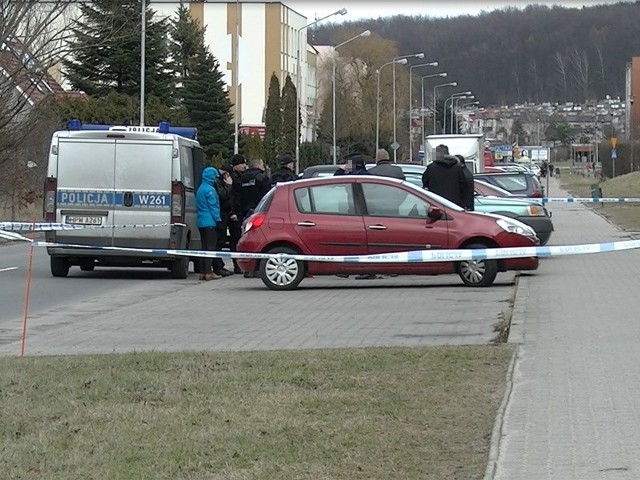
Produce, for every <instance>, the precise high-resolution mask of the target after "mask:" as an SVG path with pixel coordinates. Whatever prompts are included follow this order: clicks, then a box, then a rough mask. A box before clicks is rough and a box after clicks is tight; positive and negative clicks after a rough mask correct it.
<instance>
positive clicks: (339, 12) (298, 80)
mask: <svg viewBox="0 0 640 480" xmlns="http://www.w3.org/2000/svg"><path fill="white" fill-rule="evenodd" d="M346 14H347V9H346V8H341V9H340V10H336V11H335V12H333V13H330V14H329V15H325V16H324V17H322V18H319V19H318V20H316V21H314V22H311V23H309V24H307V25H305V26H304V27H302V28H299V29H298V31H297V35H296V37H297V39H296V43H297V49H296V174H298V173H300V90H301V80H302V75H301V74H300V43H301V42H300V33H301V32H302V31H303V30H305V29H307V28H309V27H312V26H314V25H316V24H317V23H320V22H321V21H323V20H326V19H327V18H329V17H333V16H334V15H346ZM304 45H305V49H304V50H305V52H306V51H307V42H306V40H305V42H304ZM305 63H306V62H305ZM236 101H237V100H236Z"/></svg>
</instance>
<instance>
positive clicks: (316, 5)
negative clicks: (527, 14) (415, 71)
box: [281, 0, 621, 23]
mask: <svg viewBox="0 0 640 480" xmlns="http://www.w3.org/2000/svg"><path fill="white" fill-rule="evenodd" d="M281 1H282V3H284V4H285V5H287V6H288V7H291V8H293V9H294V10H295V11H297V12H298V13H301V14H302V15H304V16H305V17H307V21H308V22H309V23H310V22H312V21H314V19H316V18H322V17H324V16H326V15H329V14H331V13H333V12H335V11H337V10H340V9H341V8H343V7H344V8H346V9H347V14H346V15H336V16H333V17H330V18H328V19H327V20H326V22H337V23H340V22H343V21H353V20H359V19H362V18H378V17H390V16H393V15H400V14H402V15H422V16H429V17H447V16H449V17H455V16H460V15H478V14H480V13H481V11H483V10H484V11H491V10H496V9H501V8H505V7H516V8H524V7H526V6H527V5H529V4H533V3H537V4H539V5H549V6H552V5H562V6H564V7H574V8H581V7H583V6H593V5H602V4H611V3H617V2H619V1H621V0H599V1H579V0H565V1H562V0H554V1H547V0H538V1H535V0H530V1H528V0H527V1H522V0H409V1H407V0H404V1H402V0H398V1H395V2H394V1H389V0H386V1H383V2H381V1H376V0H373V1H371V0H370V1H363V0H350V1H346V0H345V1H343V2H339V1H338V2H336V1H318V0H316V1H313V0H281Z"/></svg>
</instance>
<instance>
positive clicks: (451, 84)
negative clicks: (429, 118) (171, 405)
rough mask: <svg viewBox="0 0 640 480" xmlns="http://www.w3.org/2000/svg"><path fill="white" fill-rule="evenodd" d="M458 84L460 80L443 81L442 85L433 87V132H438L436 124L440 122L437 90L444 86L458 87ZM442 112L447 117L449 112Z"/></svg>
mask: <svg viewBox="0 0 640 480" xmlns="http://www.w3.org/2000/svg"><path fill="white" fill-rule="evenodd" d="M457 86H458V82H449V83H441V84H440V85H436V86H435V87H433V134H434V135H435V134H436V125H437V123H438V115H437V114H438V111H437V110H436V108H437V106H438V103H437V99H438V97H437V90H438V88H442V87H457ZM442 114H443V115H444V116H445V117H446V115H447V113H446V112H442Z"/></svg>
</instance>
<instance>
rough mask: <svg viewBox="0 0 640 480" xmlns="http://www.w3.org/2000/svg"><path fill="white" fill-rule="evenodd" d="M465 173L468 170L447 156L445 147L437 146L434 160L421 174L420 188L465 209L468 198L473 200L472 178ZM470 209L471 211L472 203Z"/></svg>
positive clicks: (455, 158)
mask: <svg viewBox="0 0 640 480" xmlns="http://www.w3.org/2000/svg"><path fill="white" fill-rule="evenodd" d="M465 170H466V172H465ZM467 173H470V172H469V169H467V168H466V166H463V165H460V161H459V160H458V158H457V157H454V156H452V155H449V148H448V147H447V146H446V145H438V146H437V147H436V158H435V160H434V161H433V162H431V163H430V164H429V165H428V166H427V168H426V170H425V171H424V173H423V174H422V186H423V187H424V188H426V189H428V190H430V191H432V192H433V193H437V194H438V195H440V196H441V197H444V198H446V199H447V200H450V201H452V202H453V203H455V204H457V205H460V206H461V207H462V208H467V207H469V205H468V203H469V198H471V199H473V195H474V193H473V176H471V175H470V176H467ZM469 177H471V178H469ZM470 209H471V210H473V203H472V204H471V205H470Z"/></svg>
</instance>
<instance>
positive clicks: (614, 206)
mask: <svg viewBox="0 0 640 480" xmlns="http://www.w3.org/2000/svg"><path fill="white" fill-rule="evenodd" d="M560 168H561V174H560V176H558V180H559V181H560V184H561V185H562V188H564V189H566V190H567V191H569V192H571V193H572V194H573V195H575V196H576V197H589V198H591V197H592V189H593V188H594V186H597V187H599V188H600V189H601V192H602V195H601V196H602V197H613V198H640V172H632V173H628V174H626V175H620V176H617V177H615V178H608V179H606V180H604V181H599V179H598V178H595V177H593V176H585V175H583V174H582V173H581V172H580V171H579V170H574V171H573V173H572V174H568V173H569V169H568V165H567V166H564V167H563V166H560ZM564 172H566V173H564ZM588 205H589V207H590V208H592V209H593V210H594V211H595V212H597V213H598V214H600V215H602V216H604V217H606V218H607V219H609V220H610V221H611V222H612V223H614V224H616V225H618V226H619V227H620V228H622V229H624V230H626V231H628V232H630V233H632V232H633V233H638V232H640V202H638V203H631V202H623V203H604V202H603V203H591V204H588Z"/></svg>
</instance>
